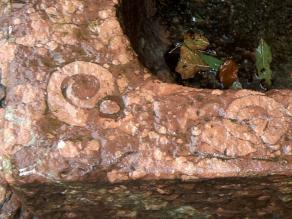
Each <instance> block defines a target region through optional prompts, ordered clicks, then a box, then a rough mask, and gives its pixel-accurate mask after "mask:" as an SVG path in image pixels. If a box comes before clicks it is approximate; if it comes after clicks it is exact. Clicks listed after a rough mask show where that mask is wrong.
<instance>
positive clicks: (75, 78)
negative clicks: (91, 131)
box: [47, 61, 115, 126]
mask: <svg viewBox="0 0 292 219" xmlns="http://www.w3.org/2000/svg"><path fill="white" fill-rule="evenodd" d="M114 91H115V83H114V78H113V76H112V74H111V73H110V72H109V71H108V70H107V69H105V68H103V67H101V66H100V65H97V64H93V63H89V62H82V61H77V62H73V63H70V64H68V65H66V66H64V67H63V68H61V69H59V70H58V71H56V72H54V73H53V74H52V76H51V78H50V81H49V83H48V87H47V93H48V106H49V109H50V111H51V112H52V113H53V114H54V115H55V116H56V117H57V118H58V119H59V120H61V121H63V122H65V123H67V124H70V125H74V126H85V125H86V121H87V118H88V116H89V110H90V109H93V108H94V107H96V106H97V104H98V102H100V100H102V99H103V98H105V97H107V96H111V95H113V94H114Z"/></svg>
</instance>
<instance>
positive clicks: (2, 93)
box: [0, 84, 6, 108]
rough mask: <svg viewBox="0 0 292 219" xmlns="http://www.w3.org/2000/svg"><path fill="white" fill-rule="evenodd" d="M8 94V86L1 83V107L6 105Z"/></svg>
mask: <svg viewBox="0 0 292 219" xmlns="http://www.w3.org/2000/svg"><path fill="white" fill-rule="evenodd" d="M5 96H6V87H5V86H4V85H2V84H0V107H1V108H2V107H4V100H5Z"/></svg>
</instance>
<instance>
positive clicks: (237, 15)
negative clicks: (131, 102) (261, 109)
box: [118, 0, 292, 91]
mask: <svg viewBox="0 0 292 219" xmlns="http://www.w3.org/2000/svg"><path fill="white" fill-rule="evenodd" d="M118 14H119V17H120V20H121V23H122V26H123V28H124V31H125V33H126V34H127V35H128V37H129V39H130V41H131V44H132V46H133V48H134V50H135V51H136V53H137V54H138V56H139V59H140V61H141V62H142V63H143V64H144V65H145V66H146V67H148V68H149V69H150V70H151V71H152V72H153V73H154V74H156V75H157V76H158V77H159V78H160V79H161V80H163V81H166V82H171V83H178V84H182V85H186V86H191V87H203V88H228V87H227V86H224V83H223V81H224V79H222V77H224V75H223V74H224V73H228V70H226V68H225V70H221V73H220V74H221V75H220V74H219V70H218V69H217V71H214V69H212V68H209V69H207V70H206V69H200V71H198V73H196V74H194V75H192V76H191V77H190V78H187V79H183V77H181V74H179V72H178V68H177V66H178V63H179V59H180V57H181V45H182V44H184V42H185V41H184V40H185V37H186V35H187V34H191V35H193V36H194V35H196V34H197V35H198V34H199V35H200V36H203V37H205V38H206V39H207V40H208V42H209V43H208V44H209V45H208V47H207V48H206V49H204V51H202V52H203V53H204V54H207V55H210V56H212V57H215V58H216V59H218V60H220V61H221V62H222V63H224V62H227V61H228V60H232V61H234V62H235V63H236V65H237V69H238V75H237V76H238V77H237V79H238V80H237V81H238V82H239V83H240V85H241V86H242V87H243V88H246V89H254V90H260V91H265V90H268V89H287V88H288V89H291V88H292V27H291V24H292V2H291V1H289V0H284V1H276V0H269V1H267V0H259V1H253V0H241V1H239V0H237V1H231V0H226V1H219V0H203V1H202V0H193V1H190V0H188V1H185V0H140V1H134V0H122V1H121V3H120V6H119V9H118ZM262 41H264V42H266V45H267V46H268V48H270V50H271V53H272V62H271V63H270V64H269V66H267V67H268V68H270V69H271V72H272V79H271V81H270V82H271V84H270V85H269V81H267V80H263V73H264V72H263V71H264V69H262V67H259V66H257V60H263V62H267V61H266V60H267V56H268V55H267V53H266V51H267V50H264V49H265V47H263V46H262V47H261V42H262ZM260 48H262V49H263V55H262V56H257V53H256V50H257V49H260ZM266 48H267V47H266ZM200 52H201V51H200ZM207 61H208V60H207ZM211 62H212V60H211ZM234 62H232V63H234ZM228 63H229V64H231V62H230V61H229V62H227V64H228ZM187 64H189V63H187ZM192 64H194V63H192ZM209 64H210V63H209ZM211 64H212V63H211ZM266 64H267V63H266ZM221 68H222V66H221ZM259 68H260V69H259ZM228 69H231V70H230V71H233V73H234V72H236V71H235V68H234V66H233V68H232V67H230V65H229V68H228ZM222 75H223V76H222ZM226 84H228V83H225V85H226Z"/></svg>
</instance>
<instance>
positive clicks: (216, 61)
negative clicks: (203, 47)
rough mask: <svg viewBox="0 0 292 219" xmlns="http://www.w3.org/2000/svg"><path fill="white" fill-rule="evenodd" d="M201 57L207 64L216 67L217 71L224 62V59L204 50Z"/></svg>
mask: <svg viewBox="0 0 292 219" xmlns="http://www.w3.org/2000/svg"><path fill="white" fill-rule="evenodd" d="M200 57H201V59H202V60H203V61H204V62H205V63H206V64H207V65H209V66H210V68H212V69H214V70H215V71H218V70H219V68H220V66H221V65H222V64H223V63H224V62H223V61H222V60H220V59H217V58H215V57H214V56H211V55H207V54H204V53H202V52H200Z"/></svg>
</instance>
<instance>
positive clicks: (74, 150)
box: [0, 0, 292, 219]
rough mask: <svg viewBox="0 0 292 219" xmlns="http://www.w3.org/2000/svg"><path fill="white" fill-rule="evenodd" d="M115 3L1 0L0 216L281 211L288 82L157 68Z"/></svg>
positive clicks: (285, 191)
mask: <svg viewBox="0 0 292 219" xmlns="http://www.w3.org/2000/svg"><path fill="white" fill-rule="evenodd" d="M147 2H148V3H147V4H146V1H143V4H140V10H141V11H142V12H143V10H145V9H147V8H148V9H149V5H148V4H150V3H151V2H152V3H153V1H147ZM123 4H125V1H116V0H99V1H95V0H82V1H81V0H70V1H69V0H58V1H57V0H52V1H45V0H31V1H26V2H23V3H13V2H10V1H2V2H1V3H0V23H1V27H0V69H1V71H0V72H1V87H2V86H3V87H5V95H6V97H5V104H3V107H1V108H0V182H1V187H0V202H1V204H0V207H1V213H0V216H1V217H2V218H31V217H34V218H41V219H45V218H56V219H57V218H89V219H90V218H97V217H98V218H244V217H251V218H272V217H274V218H289V216H291V215H292V209H291V206H292V91H291V90H287V89H286V90H285V89H282V90H271V91H269V92H266V93H261V92H256V91H251V90H207V89H196V88H190V87H183V86H180V85H175V84H171V83H164V82H162V81H161V80H158V78H157V77H156V76H154V75H153V74H151V72H150V71H149V70H148V69H147V68H146V67H144V66H143V65H142V64H141V62H140V61H139V59H138V57H137V55H136V53H135V52H134V50H133V48H132V46H131V43H130V42H129V40H128V37H127V35H125V34H124V31H123V29H122V25H121V22H120V19H119V16H118V15H117V8H118V7H120V6H127V7H131V6H132V4H133V5H135V4H138V1H132V3H131V4H130V3H129V1H127V5H123ZM141 15H142V14H141ZM142 18H143V17H142ZM133 22H134V21H133ZM1 106H2V105H1Z"/></svg>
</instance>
